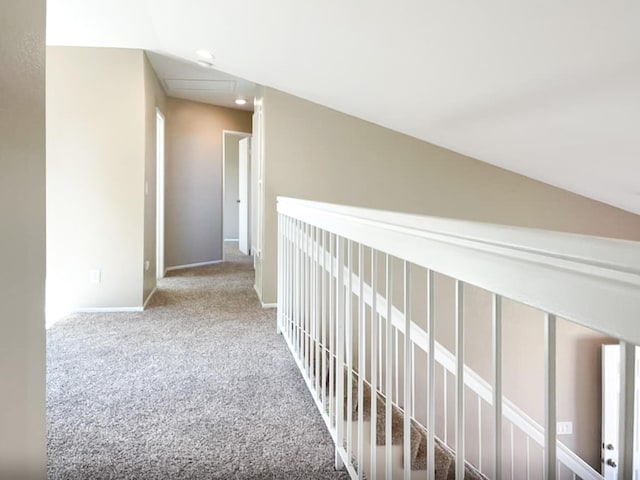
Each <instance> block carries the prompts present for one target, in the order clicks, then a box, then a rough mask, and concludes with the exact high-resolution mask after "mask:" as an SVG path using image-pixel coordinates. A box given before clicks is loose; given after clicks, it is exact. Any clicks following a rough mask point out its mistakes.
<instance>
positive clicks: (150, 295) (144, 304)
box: [142, 287, 158, 310]
mask: <svg viewBox="0 0 640 480" xmlns="http://www.w3.org/2000/svg"><path fill="white" fill-rule="evenodd" d="M157 289H158V287H155V288H154V289H153V290H151V293H150V294H149V296H148V297H147V299H146V300H145V301H144V303H143V304H142V310H144V309H145V308H147V303H149V300H151V297H153V294H154V293H156V290H157Z"/></svg>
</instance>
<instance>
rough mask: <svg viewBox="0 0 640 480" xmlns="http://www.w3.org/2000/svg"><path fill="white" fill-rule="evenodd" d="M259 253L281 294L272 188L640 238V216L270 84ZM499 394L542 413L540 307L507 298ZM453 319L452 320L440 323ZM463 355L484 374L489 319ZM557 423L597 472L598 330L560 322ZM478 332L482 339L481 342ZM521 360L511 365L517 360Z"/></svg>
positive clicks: (475, 326) (268, 288)
mask: <svg viewBox="0 0 640 480" xmlns="http://www.w3.org/2000/svg"><path fill="white" fill-rule="evenodd" d="M264 118H265V123H264V132H265V136H264V149H265V150H264V152H265V153H264V172H265V173H264V183H265V194H264V212H263V215H264V231H263V257H262V259H261V263H260V261H259V262H258V264H257V266H256V272H257V275H258V276H260V278H257V279H256V285H262V287H261V293H262V301H263V302H264V303H271V302H275V301H276V254H277V243H276V242H277V235H276V230H277V217H276V196H277V195H286V196H291V197H298V198H305V199H310V200H319V201H327V202H332V203H341V204H348V205H356V206H364V207H371V208H383V209H387V210H397V211H403V212H411V213H419V214H427V215H435V216H442V217H451V218H460V219H468V220H475V221H482V222H492V223H501V224H509V225H519V226H526V227H535V228H543V229H551V230H560V231H567V232H575V233H583V234H593V235H601V236H610V237H617V238H626V239H631V240H640V217H638V216H636V215H633V214H631V213H627V212H624V211H622V210H619V209H616V208H613V207H611V206H608V205H605V204H602V203H599V202H596V201H592V200H589V199H587V198H584V197H581V196H579V195H575V194H572V193H569V192H567V191H564V190H561V189H558V188H555V187H552V186H549V185H546V184H544V183H540V182H537V181H535V180H532V179H529V178H527V177H523V176H521V175H517V174H514V173H511V172H508V171H506V170H502V169H500V168H497V167H494V166H491V165H488V164H486V163H482V162H479V161H477V160H474V159H472V158H469V157H465V156H463V155H459V154H456V153H454V152H451V151H448V150H445V149H443V148H439V147H436V146H433V145H430V144H428V143H425V142H422V141H419V140H417V139H415V138H411V137H408V136H405V135H402V134H399V133H396V132H393V131H390V130H387V129H384V128H382V127H379V126H376V125H373V124H371V123H367V122H364V121H362V120H358V119H356V118H353V117H350V116H348V115H344V114H342V113H339V112H336V111H333V110H330V109H328V108H325V107H322V106H319V105H316V104H313V103H310V102H307V101H305V100H302V99H299V98H296V97H293V96H290V95H287V94H284V93H282V92H279V91H276V90H273V89H265V93H264ZM439 290H440V291H439V292H438V293H437V296H436V300H437V302H438V303H437V305H438V308H440V311H439V313H438V312H437V315H438V317H439V318H440V319H441V322H440V324H439V326H440V329H439V332H440V334H439V340H440V341H442V342H443V343H444V344H445V345H448V346H449V347H451V345H452V338H453V337H452V334H453V331H452V323H451V318H452V314H453V313H452V312H453V311H452V305H453V303H450V302H448V301H447V299H450V298H451V295H452V289H451V284H449V285H448V284H447V282H446V280H443V281H442V282H441V286H440V287H439ZM487 298H488V297H487V296H486V295H485V296H483V295H482V294H481V293H478V292H473V291H471V292H470V294H469V296H468V299H467V302H470V304H471V305H475V307H473V308H469V309H468V311H469V312H474V311H475V312H481V311H486V310H487V306H488V305H490V304H487ZM505 308H506V311H505V339H507V340H506V341H505V348H506V350H505V354H504V355H505V365H509V367H508V368H507V369H505V391H506V393H507V395H508V396H509V395H510V396H511V397H510V398H512V399H513V400H514V401H516V403H517V404H518V405H519V406H521V408H524V409H525V410H526V411H527V412H528V413H530V414H531V415H532V416H534V418H536V419H538V420H540V415H541V410H540V409H541V405H542V401H541V398H542V397H541V391H542V390H541V388H542V387H541V385H542V384H541V383H540V382H541V378H542V375H543V373H544V372H543V370H541V368H539V367H540V365H541V363H540V359H541V358H542V356H541V355H542V354H541V345H542V343H540V342H534V341H532V340H533V339H540V335H541V333H542V330H541V325H542V323H541V318H542V317H541V315H540V314H539V312H533V311H532V310H531V309H528V308H526V307H523V306H521V305H511V304H509V303H508V302H507V304H506V306H505ZM447 325H448V326H447ZM468 325H469V326H468V327H467V328H468V329H469V330H468V332H469V333H468V338H470V339H473V340H472V341H469V342H468V345H467V348H468V352H467V358H468V359H470V362H471V363H472V365H473V367H474V368H475V369H477V370H478V371H479V373H481V374H484V375H485V377H486V376H487V375H488V373H487V371H488V364H487V363H486V362H485V361H486V360H487V358H489V357H487V356H486V351H487V348H488V347H489V345H490V344H489V343H487V341H486V337H487V335H488V333H489V330H487V324H486V323H483V321H482V320H479V313H478V317H477V319H476V318H474V319H473V321H469V322H468ZM558 337H559V342H560V343H559V350H558V351H559V359H558V362H559V375H562V377H561V381H560V383H559V392H560V393H559V415H560V418H559V420H561V421H567V420H569V421H573V422H574V430H575V433H574V435H573V437H563V438H562V440H563V441H565V442H566V443H567V444H569V445H570V446H572V447H574V448H576V450H577V451H578V453H580V454H581V455H582V456H583V457H584V458H585V459H587V460H588V461H589V462H590V463H591V464H592V465H593V466H594V467H596V468H599V442H600V439H599V434H600V432H599V425H600V420H599V412H600V399H599V395H598V391H599V390H598V389H599V385H600V372H599V369H598V365H599V345H600V343H602V342H604V341H606V339H604V338H603V337H602V336H600V335H598V334H595V333H594V332H590V331H586V330H585V329H581V328H579V327H575V326H572V325H564V324H563V325H561V326H560V327H559V331H558ZM482 338H485V341H481V340H480V339H482ZM516 366H517V368H516Z"/></svg>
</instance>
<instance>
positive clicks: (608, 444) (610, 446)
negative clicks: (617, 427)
mask: <svg viewBox="0 0 640 480" xmlns="http://www.w3.org/2000/svg"><path fill="white" fill-rule="evenodd" d="M605 448H606V449H607V450H613V445H612V444H610V443H607V446H606V447H605Z"/></svg>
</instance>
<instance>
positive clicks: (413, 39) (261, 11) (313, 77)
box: [47, 0, 640, 214]
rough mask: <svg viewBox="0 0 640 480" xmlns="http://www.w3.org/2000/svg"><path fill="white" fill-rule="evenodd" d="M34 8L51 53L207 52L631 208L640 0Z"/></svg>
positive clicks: (280, 1)
mask: <svg viewBox="0 0 640 480" xmlns="http://www.w3.org/2000/svg"><path fill="white" fill-rule="evenodd" d="M47 8H48V21H47V28H48V31H47V41H48V43H49V44H51V45H86V46H109V47H130V48H144V49H147V50H151V51H153V52H156V53H158V54H163V55H166V56H169V57H172V58H182V59H184V60H186V61H187V62H186V63H185V64H184V65H185V67H186V66H187V65H188V66H189V67H191V63H190V62H192V61H193V60H195V59H196V55H195V53H194V51H195V50H196V49H198V48H205V49H207V50H209V51H211V52H212V53H213V54H214V55H215V57H216V60H215V68H216V69H218V70H220V71H223V72H226V73H228V74H231V75H235V76H237V77H240V78H246V79H249V80H251V81H252V82H255V83H258V84H263V85H268V86H271V87H274V88H277V89H280V90H283V91H285V92H288V93H291V94H294V95H298V96H300V97H303V98H306V99H308V100H311V101H314V102H318V103H320V104H324V105H327V106H329V107H331V108H334V109H336V110H339V111H342V112H345V113H349V114H351V115H354V116H356V117H360V118H363V119H365V120H368V121H371V122H374V123H377V124H380V125H383V126H385V127H388V128H391V129H393V130H397V131H400V132H404V133H406V134H409V135H412V136H415V137H418V138H420V139H423V140H426V141H429V142H432V143H434V144H437V145H441V146H443V147H447V148H450V149H452V150H455V151H457V152H460V153H463V154H467V155H470V156H472V157H475V158H478V159H480V160H483V161H485V162H489V163H492V164H495V165H498V166H501V167H504V168H507V169H509V170H512V171H515V172H519V173H522V174H525V175H528V176H530V177H533V178H537V179H539V180H542V181H545V182H547V183H550V184H553V185H557V186H560V187H563V188H565V189H568V190H571V191H574V192H577V193H581V194H583V195H586V196H589V197H592V198H595V199H598V200H601V201H604V202H606V203H610V204H612V205H616V206H618V207H621V208H624V209H626V210H629V211H632V212H635V213H638V214H640V28H639V27H638V25H639V20H640V2H638V1H635V0H626V1H625V0H611V1H602V0H565V1H562V2H558V1H557V0H554V1H551V0H541V1H535V2H533V1H531V2H511V1H506V0H503V1H496V0H485V1H482V2H469V1H454V2H440V1H433V0H398V1H395V2H390V1H388V0H350V1H348V2H345V1H344V0H325V1H322V2H310V1H302V2H301V1H300V0H270V1H263V0H233V1H228V0H226V1H219V0H181V1H180V2H177V1H175V0H109V1H105V0H48V7H47ZM153 62H154V67H156V68H158V67H157V66H156V63H161V61H160V60H158V61H157V62H156V61H153ZM174 67H175V70H173V69H171V70H169V71H171V75H172V76H177V75H178V74H179V73H180V70H179V69H178V68H177V65H174ZM172 68H173V67H172ZM182 78H189V77H188V74H187V73H186V70H185V73H184V76H183V77H182Z"/></svg>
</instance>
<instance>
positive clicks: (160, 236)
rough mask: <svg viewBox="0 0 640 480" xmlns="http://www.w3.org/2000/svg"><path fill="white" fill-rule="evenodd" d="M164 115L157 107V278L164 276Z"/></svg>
mask: <svg viewBox="0 0 640 480" xmlns="http://www.w3.org/2000/svg"><path fill="white" fill-rule="evenodd" d="M164 168H165V161H164V115H162V112H161V111H160V110H159V109H157V108H156V278H157V279H158V280H159V279H161V278H163V277H164V274H165V266H164Z"/></svg>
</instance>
